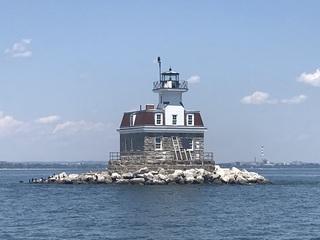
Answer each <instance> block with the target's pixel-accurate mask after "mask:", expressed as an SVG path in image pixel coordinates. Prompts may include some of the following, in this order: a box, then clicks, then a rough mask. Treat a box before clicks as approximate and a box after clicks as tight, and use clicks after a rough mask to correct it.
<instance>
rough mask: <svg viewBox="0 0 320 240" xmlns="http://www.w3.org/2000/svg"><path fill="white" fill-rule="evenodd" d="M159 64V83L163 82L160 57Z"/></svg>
mask: <svg viewBox="0 0 320 240" xmlns="http://www.w3.org/2000/svg"><path fill="white" fill-rule="evenodd" d="M158 63H159V81H161V59H160V57H158Z"/></svg>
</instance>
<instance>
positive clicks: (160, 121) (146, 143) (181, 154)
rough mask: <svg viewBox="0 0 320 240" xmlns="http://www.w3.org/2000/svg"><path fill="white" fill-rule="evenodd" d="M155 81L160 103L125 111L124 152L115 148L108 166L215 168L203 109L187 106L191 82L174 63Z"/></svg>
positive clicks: (117, 168)
mask: <svg viewBox="0 0 320 240" xmlns="http://www.w3.org/2000/svg"><path fill="white" fill-rule="evenodd" d="M158 63H159V80H158V81H155V82H153V88H152V91H153V92H154V93H156V94H158V103H157V104H146V105H145V108H144V109H142V108H141V107H140V110H136V111H130V112H125V113H124V114H123V117H122V121H121V123H120V127H119V128H118V129H117V131H118V132H119V134H120V152H111V153H110V158H109V164H108V169H109V170H111V171H122V172H125V171H136V170H138V169H140V168H142V167H148V169H149V170H157V169H158V168H159V167H162V168H165V169H172V170H174V169H182V170H184V169H191V168H200V167H201V168H204V169H207V170H213V169H214V161H213V153H212V152H205V151H204V133H205V132H206V130H207V128H206V127H205V126H204V124H203V121H202V117H201V114H200V111H195V110H187V109H186V108H185V106H184V104H183V98H182V95H183V93H186V92H187V91H188V82H187V81H181V80H180V74H179V73H178V72H176V71H173V70H172V68H171V67H170V68H169V69H168V71H164V72H161V61H160V58H158Z"/></svg>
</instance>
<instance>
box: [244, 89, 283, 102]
mask: <svg viewBox="0 0 320 240" xmlns="http://www.w3.org/2000/svg"><path fill="white" fill-rule="evenodd" d="M268 98H269V93H266V92H259V91H257V92H254V93H253V94H252V95H249V96H245V97H244V98H242V99H241V102H242V103H243V104H263V103H276V102H277V100H268Z"/></svg>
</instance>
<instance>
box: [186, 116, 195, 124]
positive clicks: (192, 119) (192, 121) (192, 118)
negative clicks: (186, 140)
mask: <svg viewBox="0 0 320 240" xmlns="http://www.w3.org/2000/svg"><path fill="white" fill-rule="evenodd" d="M189 117H191V123H189ZM186 125H187V126H194V114H187V124H186Z"/></svg>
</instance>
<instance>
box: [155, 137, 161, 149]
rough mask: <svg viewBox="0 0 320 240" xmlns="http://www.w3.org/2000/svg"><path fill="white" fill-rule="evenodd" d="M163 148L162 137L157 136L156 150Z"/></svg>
mask: <svg viewBox="0 0 320 240" xmlns="http://www.w3.org/2000/svg"><path fill="white" fill-rule="evenodd" d="M161 149H162V137H156V138H155V150H161Z"/></svg>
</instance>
